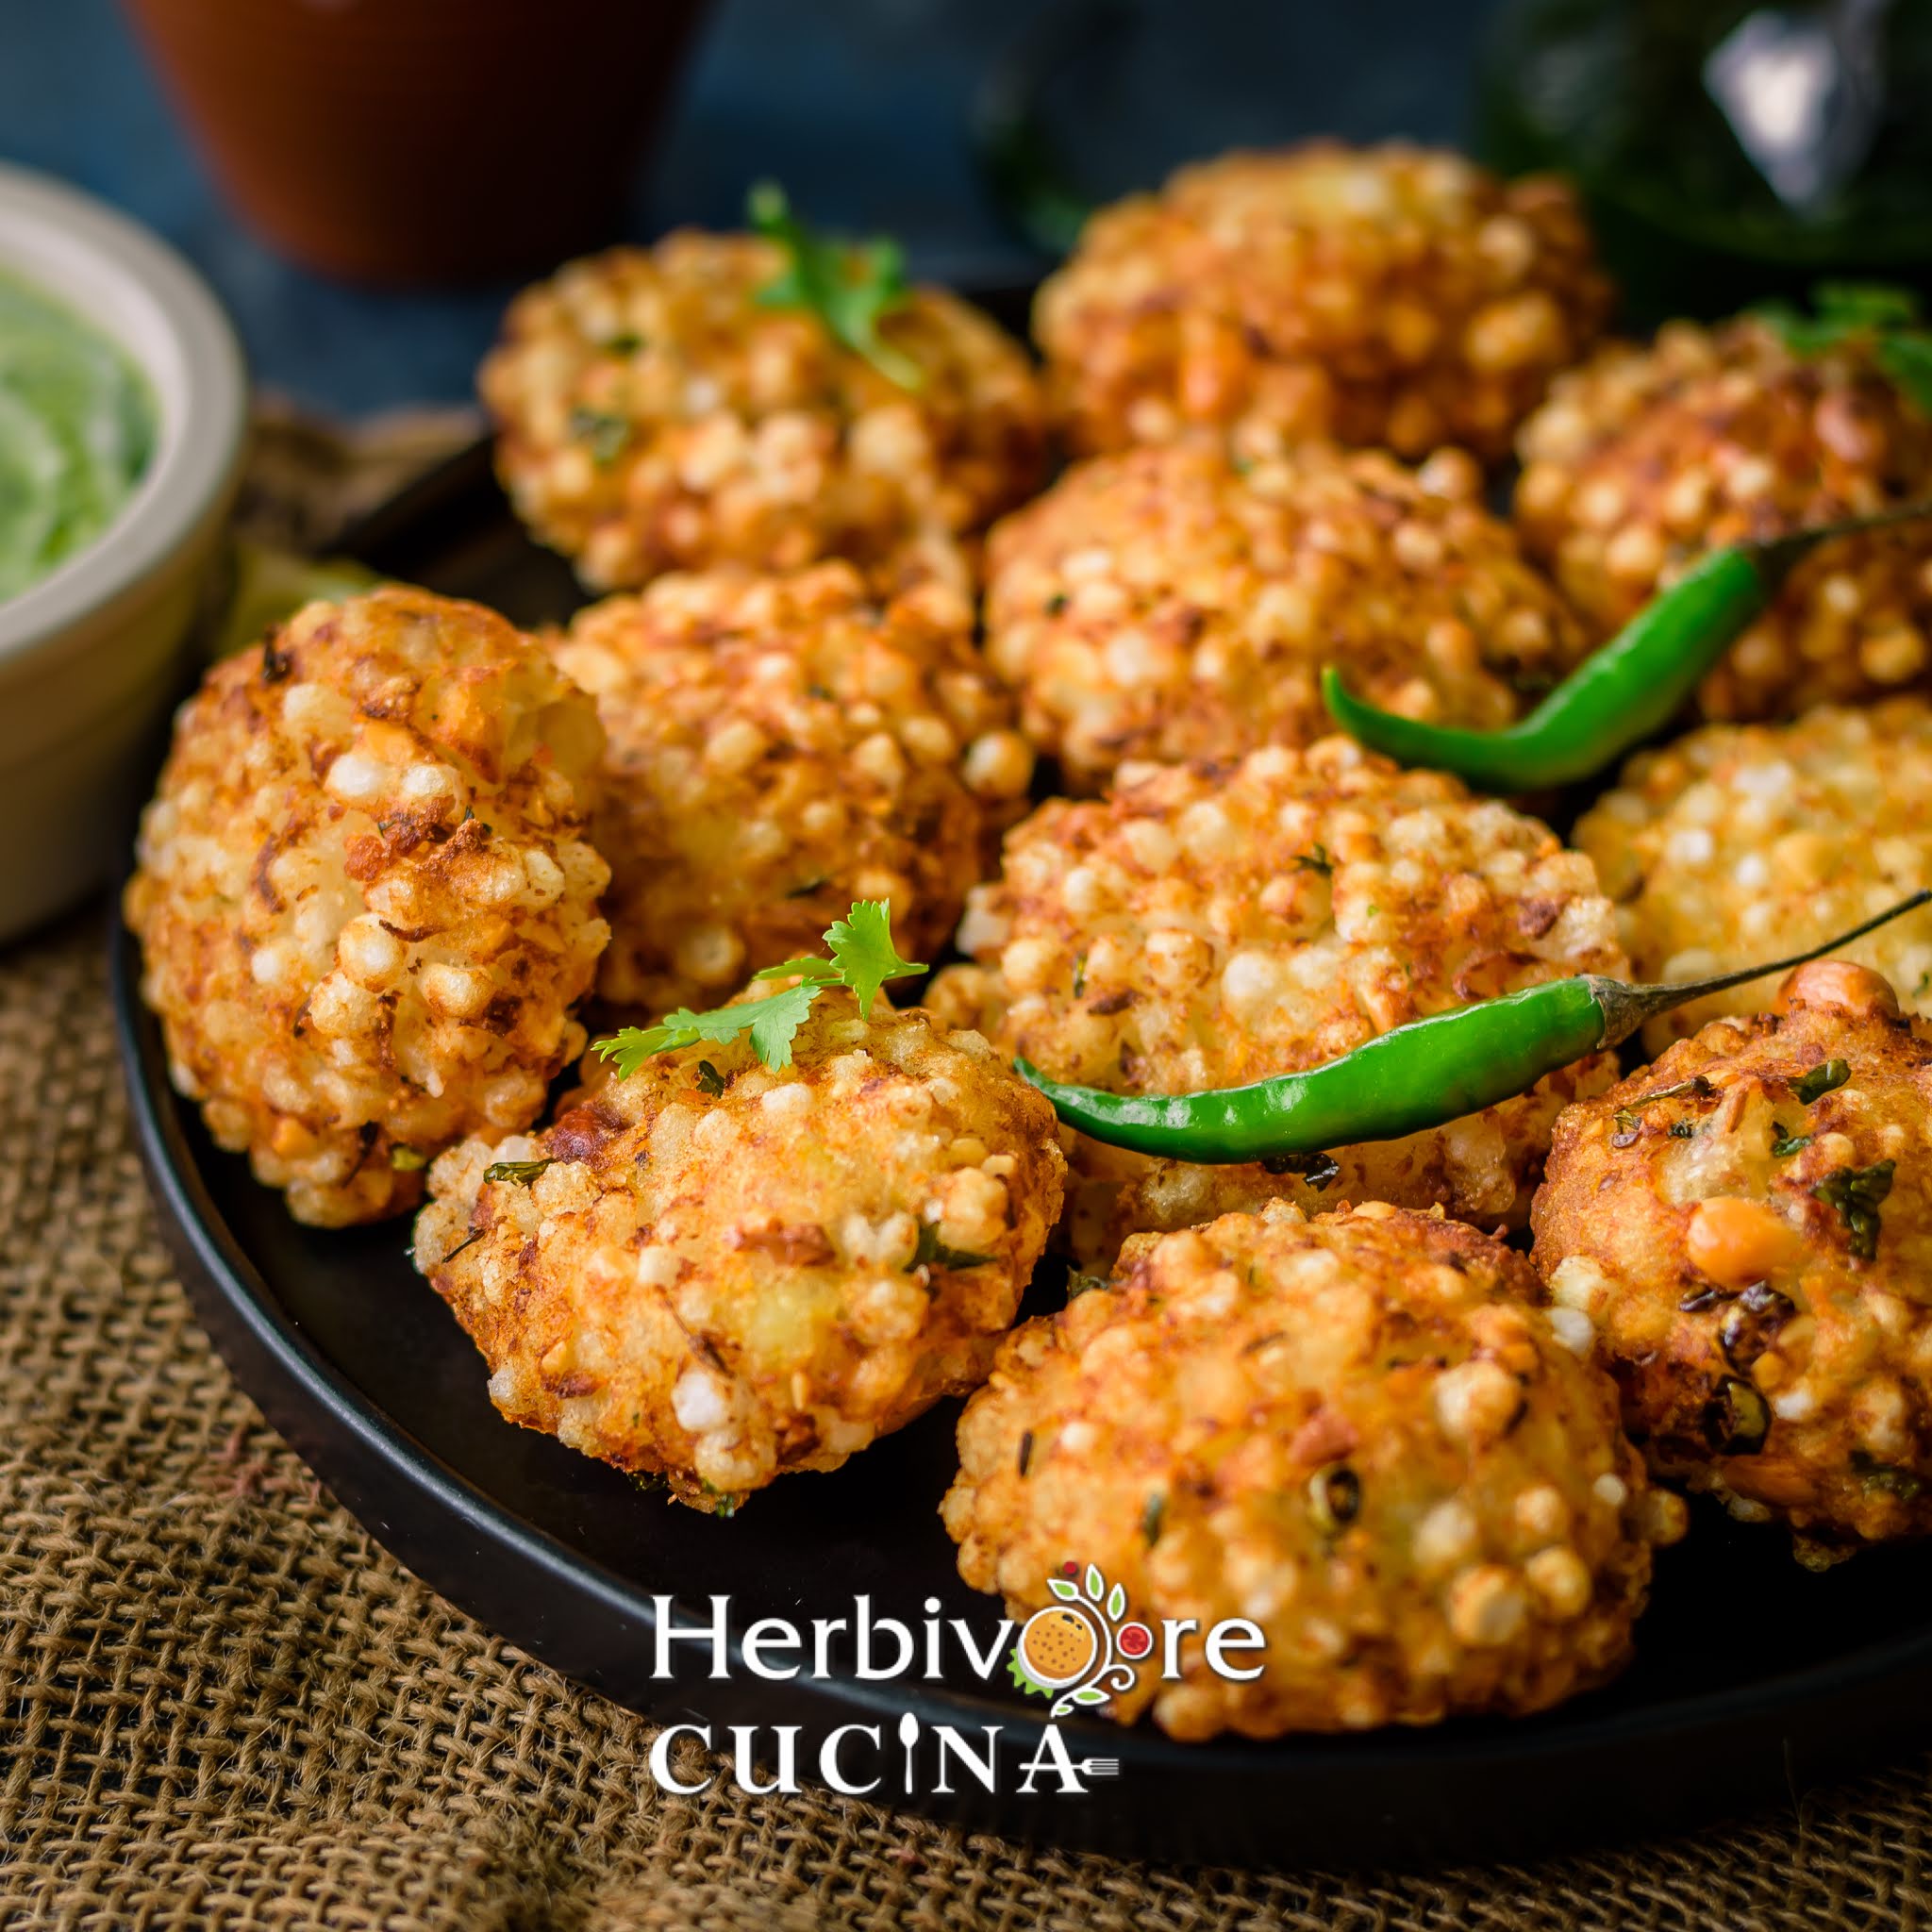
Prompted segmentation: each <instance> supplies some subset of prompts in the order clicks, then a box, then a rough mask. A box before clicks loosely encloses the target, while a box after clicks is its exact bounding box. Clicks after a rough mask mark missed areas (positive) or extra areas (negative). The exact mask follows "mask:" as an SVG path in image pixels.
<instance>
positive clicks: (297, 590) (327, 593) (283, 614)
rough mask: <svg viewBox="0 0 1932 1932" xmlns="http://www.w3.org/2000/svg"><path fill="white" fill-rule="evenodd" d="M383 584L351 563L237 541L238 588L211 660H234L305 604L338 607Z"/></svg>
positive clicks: (219, 625)
mask: <svg viewBox="0 0 1932 1932" xmlns="http://www.w3.org/2000/svg"><path fill="white" fill-rule="evenodd" d="M381 581H382V579H381V578H380V577H378V576H377V575H375V572H374V571H373V570H370V569H368V568H367V567H366V566H364V565H362V564H359V563H356V562H353V561H351V560H350V559H349V558H328V559H327V560H326V561H324V562H316V561H314V560H313V559H311V558H307V557H297V556H296V555H294V553H293V552H292V551H288V550H276V549H273V548H271V547H270V545H268V544H266V543H258V542H256V541H254V540H253V539H251V538H248V537H238V538H236V539H235V546H234V587H233V589H232V590H230V591H229V592H228V602H227V605H226V608H225V609H224V610H223V612H222V614H221V616H220V617H219V618H218V619H217V620H216V621H215V624H214V629H213V635H212V636H211V637H210V639H209V641H208V656H209V658H232V657H233V656H234V655H235V653H236V652H237V651H245V650H246V649H247V648H248V647H249V645H250V644H254V643H258V642H260V641H261V640H262V639H263V638H264V637H266V636H267V635H268V633H269V632H270V631H272V630H273V629H274V628H275V625H278V624H286V623H288V621H289V620H290V618H291V617H293V616H294V614H295V613H296V611H298V610H300V609H301V608H302V607H303V606H304V605H305V604H318V603H320V604H340V603H341V601H342V599H343V598H344V597H356V596H359V595H360V594H361V593H362V592H363V591H370V590H374V589H375V586H376V585H377V584H378V583H380V582H381Z"/></svg>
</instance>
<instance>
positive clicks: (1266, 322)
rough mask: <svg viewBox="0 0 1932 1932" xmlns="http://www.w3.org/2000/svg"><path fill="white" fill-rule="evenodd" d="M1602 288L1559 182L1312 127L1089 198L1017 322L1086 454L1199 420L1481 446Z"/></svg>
mask: <svg viewBox="0 0 1932 1932" xmlns="http://www.w3.org/2000/svg"><path fill="white" fill-rule="evenodd" d="M1608 306H1609V287H1608V284H1607V282H1606V281H1605V280H1604V278H1603V277H1602V275H1599V274H1598V273H1597V269H1596V264H1595V259H1594V255H1593V251H1592V247H1591V239H1590V235H1589V232H1588V230H1587V229H1586V227H1585V225H1584V222H1583V217H1582V215H1581V213H1580V212H1579V210H1578V208H1577V206H1576V202H1575V199H1574V196H1573V195H1572V193H1571V192H1570V191H1569V189H1568V188H1566V187H1565V186H1564V185H1563V184H1562V183H1561V182H1559V181H1557V180H1554V179H1551V178H1548V177H1542V178H1527V179H1524V180H1520V181H1502V180H1499V179H1498V178H1497V177H1496V176H1495V175H1491V174H1490V173H1488V172H1487V171H1486V170H1484V169H1482V168H1478V167H1476V166H1475V165H1474V163H1473V162H1470V161H1467V160H1464V159H1463V158H1461V157H1460V156H1459V155H1453V154H1444V153H1440V152H1433V151H1430V150H1426V149H1421V148H1415V147H1410V146H1407V145H1406V144H1404V143H1401V142H1389V143H1387V144H1385V145H1382V146H1379V147H1370V148H1349V147H1345V146H1342V145H1341V144H1340V143H1338V142H1308V143H1307V144H1305V145H1303V146H1299V147H1291V148H1287V149H1283V150H1281V151H1278V152H1274V153H1258V154H1256V153H1248V154H1240V153H1238V154H1230V155H1225V156H1224V157H1222V158H1220V159H1218V160H1211V161H1207V162H1203V163H1200V164H1197V165H1195V166H1192V167H1187V168H1183V169H1181V170H1180V171H1179V172H1178V173H1177V174H1175V175H1173V176H1172V177H1171V178H1170V179H1169V181H1168V183H1167V185H1166V186H1165V187H1164V188H1162V189H1161V190H1160V191H1159V192H1158V193H1154V194H1137V195H1133V196H1131V197H1129V198H1128V199H1127V200H1125V201H1122V202H1118V203H1116V204H1115V205H1114V206H1113V207H1111V208H1104V209H1102V210H1101V211H1100V213H1098V214H1096V215H1095V216H1093V218H1092V219H1091V221H1090V222H1089V223H1088V224H1087V227H1086V230H1085V232H1084V233H1083V234H1082V236H1081V238H1080V242H1079V245H1078V247H1077V248H1076V249H1075V250H1074V255H1073V258H1072V259H1071V260H1070V261H1068V262H1067V263H1066V265H1065V266H1064V267H1063V268H1061V269H1060V270H1059V271H1058V273H1057V274H1055V275H1051V276H1049V277H1048V279H1047V280H1046V281H1045V282H1044V283H1043V284H1042V285H1041V291H1040V294H1039V297H1038V300H1037V301H1036V303H1035V307H1034V311H1033V327H1034V335H1035V337H1036V338H1037V340H1038V341H1039V343H1040V346H1041V350H1042V352H1043V353H1044V355H1045V357H1046V362H1047V382H1048V391H1049V396H1050V399H1051V401H1052V403H1053V405H1054V407H1055V408H1056V410H1057V413H1058V416H1059V417H1060V418H1061V420H1062V421H1063V423H1064V425H1065V426H1066V429H1067V432H1068V434H1069V436H1070V439H1071V441H1073V444H1074V447H1075V448H1076V449H1079V450H1082V451H1092V450H1107V449H1120V448H1124V447H1125V446H1126V445H1128V444H1130V443H1137V442H1171V441H1175V440H1176V439H1178V438H1181V437H1184V436H1186V435H1189V434H1191V433H1193V432H1198V431H1203V430H1206V431H1208V432H1212V433H1221V432H1228V433H1231V434H1232V435H1233V436H1234V438H1235V440H1236V441H1237V443H1238V444H1239V445H1241V446H1243V447H1246V448H1248V449H1249V450H1250V452H1251V453H1258V452H1260V451H1262V450H1265V449H1268V448H1271V447H1279V446H1280V445H1281V444H1282V443H1284V442H1294V441H1307V440H1309V439H1330V440H1333V441H1339V442H1344V443H1350V444H1354V445H1357V446H1370V445H1374V446H1385V445H1386V446H1387V447H1388V448H1391V449H1393V450H1394V451H1396V452H1397V454H1399V455H1402V456H1408V457H1419V456H1423V455H1425V454H1426V453H1427V452H1428V451H1430V450H1432V449H1435V448H1437V447H1439V446H1440V445H1441V444H1443V443H1449V442H1456V443H1462V444H1465V445H1466V446H1468V447H1469V448H1471V449H1474V451H1475V452H1476V453H1477V454H1478V455H1480V456H1482V457H1484V458H1498V457H1501V456H1504V455H1505V454H1507V450H1508V447H1509V438H1510V434H1511V432H1512V431H1513V430H1514V428H1515V426H1516V425H1517V424H1518V423H1519V422H1521V421H1522V419H1523V418H1524V415H1526V414H1527V413H1528V411H1529V410H1530V409H1531V408H1534V407H1535V405H1536V404H1537V402H1538V401H1539V400H1541V396H1542V392H1543V389H1544V386H1545V385H1546V384H1547V383H1548V381H1549V379H1550V377H1551V375H1554V374H1555V372H1556V371H1557V370H1559V369H1562V368H1564V367H1566V366H1567V365H1568V364H1570V363H1572V362H1574V361H1575V360H1576V359H1577V358H1578V356H1579V355H1581V353H1582V352H1583V350H1584V349H1585V348H1587V347H1588V346H1589V344H1590V343H1591V341H1592V340H1593V339H1594V338H1595V336H1596V333H1597V331H1598V329H1599V327H1600V326H1601V325H1602V323H1603V319H1604V316H1605V313H1606V311H1607V308H1608Z"/></svg>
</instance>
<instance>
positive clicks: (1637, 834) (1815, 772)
mask: <svg viewBox="0 0 1932 1932" xmlns="http://www.w3.org/2000/svg"><path fill="white" fill-rule="evenodd" d="M1574 837H1575V841H1576V844H1577V846H1578V847H1579V849H1581V850H1582V851H1584V852H1587V853H1588V854H1589V855H1590V857H1591V859H1592V860H1594V862H1595V864H1596V870H1597V876H1598V877H1599V878H1600V879H1601V880H1602V881H1603V888H1604V891H1606V892H1607V893H1608V894H1609V896H1610V897H1611V898H1612V899H1613V900H1615V901H1616V902H1617V906H1618V919H1619V923H1620V925H1621V928H1622V932H1623V939H1624V949H1625V951H1627V952H1628V953H1629V955H1630V963H1631V965H1632V966H1633V967H1634V968H1635V969H1636V972H1637V975H1638V977H1639V978H1640V979H1653V980H1656V979H1696V978H1699V977H1701V976H1703V975H1706V974H1719V973H1727V972H1730V971H1733V970H1734V969H1736V968H1738V967H1740V966H1748V965H1750V964H1751V962H1752V961H1753V960H1754V959H1763V958H1770V957H1772V956H1774V955H1775V954H1778V953H1792V952H1797V951H1800V950H1802V949H1803V948H1804V947H1806V946H1807V945H1811V944H1814V943H1816V942H1818V941H1824V940H1826V939H1828V938H1830V936H1831V935H1832V934H1833V933H1834V932H1843V931H1845V930H1846V929H1847V928H1848V927H1851V926H1854V925H1857V924H1858V923H1859V922H1860V921H1861V920H1865V919H1870V918H1872V917H1873V916H1874V914H1876V913H1879V912H1882V911H1884V910H1885V908H1887V907H1889V906H1895V905H1897V904H1898V902H1899V901H1900V900H1901V899H1903V898H1905V897H1906V896H1907V894H1908V893H1911V892H1915V891H1918V890H1919V889H1920V888H1921V887H1922V886H1932V706H1928V705H1926V704H1925V703H1924V701H1923V700H1920V699H1918V698H1891V699H1888V700H1887V701H1886V702H1884V703H1883V704H1879V705H1874V706H1873V707H1872V708H1870V709H1867V710H1851V709H1843V708H1837V707H1832V706H1821V707H1820V708H1818V709H1817V710H1815V711H1811V712H1807V714H1806V716H1805V717H1803V718H1801V719H1799V720H1798V722H1797V723H1796V724H1708V725H1705V726H1703V727H1702V728H1701V729H1699V730H1696V731H1692V732H1691V733H1690V734H1689V735H1688V736H1687V737H1684V738H1680V739H1679V740H1677V741H1676V742H1675V743H1674V744H1672V745H1669V746H1667V747H1666V748H1664V749H1662V750H1659V751H1651V752H1641V753H1640V754H1639V755H1638V756H1637V757H1636V758H1633V759H1632V760H1631V761H1630V763H1629V764H1628V765H1627V766H1626V767H1625V768H1624V774H1623V777H1622V778H1621V780H1620V781H1619V782H1618V785H1617V787H1616V789H1615V790H1613V791H1607V792H1606V793H1605V794H1604V795H1603V796H1602V797H1601V798H1599V799H1598V800H1597V802H1596V804H1595V805H1594V806H1593V807H1592V808H1591V810H1589V811H1588V812H1586V813H1585V814H1584V816H1583V817H1582V818H1581V819H1579V820H1578V821H1577V824H1576V830H1575V834H1574ZM1845 957H1846V958H1853V959H1857V960H1861V961H1863V963H1864V964H1866V965H1868V966H1870V967H1873V968H1874V970H1876V971H1877V972H1879V973H1882V974H1885V975H1886V976H1887V977H1888V978H1889V979H1890V981H1891V982H1892V984H1893V985H1894V986H1895V987H1896V988H1897V989H1898V991H1899V996H1900V998H1901V1000H1902V1001H1903V1002H1904V1004H1905V1005H1906V1007H1907V1008H1908V1009H1914V1010H1917V1011H1920V1012H1927V1013H1932V911H1925V912H1917V913H1913V914H1911V915H1909V916H1908V917H1907V918H1904V919H1901V920H1898V921H1896V922H1894V923H1893V924H1890V925H1887V926H1883V927H1881V928H1880V929H1879V930H1878V931H1877V932H1874V933H1872V934H1870V935H1868V936H1867V937H1866V938H1864V939H1862V940H1859V941H1857V942H1856V943H1855V944H1854V945H1853V946H1851V947H1850V948H1849V949H1848V951H1847V953H1846V955H1845ZM1774 990H1775V987H1774V982H1773V981H1771V980H1755V981H1753V982H1752V983H1751V984H1749V985H1747V986H1741V987H1737V988H1734V989H1733V990H1732V991H1729V992H1726V993H1717V994H1713V995H1712V996H1711V997H1710V998H1708V999H1705V1000H1699V1001H1698V1002H1697V1003H1696V1004H1695V1005H1693V1006H1690V1007H1686V1008H1681V1009H1680V1010H1679V1011H1677V1012H1674V1013H1670V1014H1666V1015H1665V1016H1664V1017H1663V1018H1661V1019H1658V1020H1655V1021H1653V1022H1652V1023H1651V1024H1650V1026H1649V1027H1648V1028H1647V1029H1646V1030H1645V1034H1644V1038H1645V1039H1646V1041H1648V1042H1649V1043H1650V1046H1651V1049H1652V1051H1653V1052H1660V1051H1661V1050H1662V1049H1663V1047H1664V1046H1665V1044H1666V1043H1667V1042H1669V1041H1672V1040H1675V1039H1679V1038H1682V1037H1685V1036H1688V1035H1690V1034H1691V1033H1694V1032H1696V1031H1697V1029H1698V1028H1699V1027H1700V1026H1701V1025H1703V1024H1705V1022H1707V1021H1708V1020H1713V1019H1716V1018H1717V1017H1718V1016H1719V1015H1721V1014H1724V1013H1740V1014H1743V1013H1754V1012H1756V1011H1757V1010H1758V1008H1760V1007H1762V1006H1763V1005H1764V1004H1765V1003H1766V1002H1767V1001H1768V1000H1769V999H1770V998H1771V996H1772V993H1773V992H1774Z"/></svg>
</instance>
